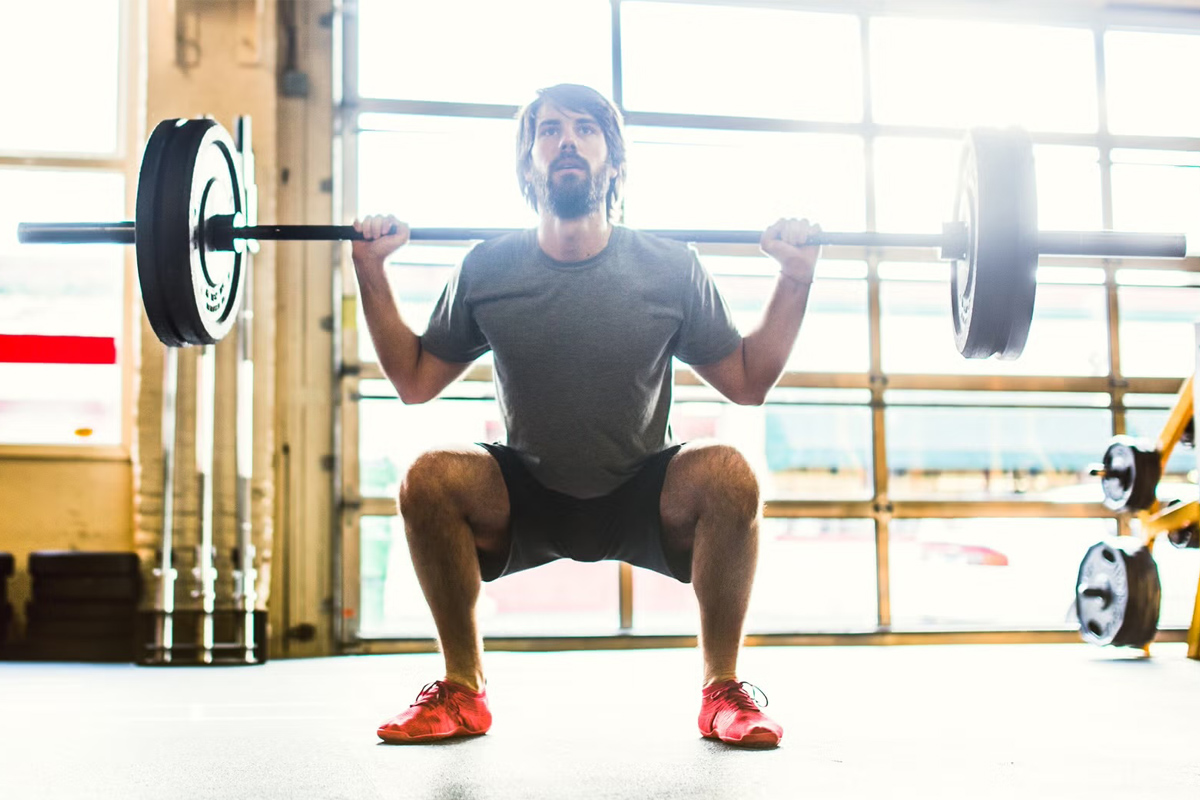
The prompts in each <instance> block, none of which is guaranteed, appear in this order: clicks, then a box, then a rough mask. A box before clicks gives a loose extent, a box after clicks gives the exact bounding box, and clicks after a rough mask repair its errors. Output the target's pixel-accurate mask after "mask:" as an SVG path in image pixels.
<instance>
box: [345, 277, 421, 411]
mask: <svg viewBox="0 0 1200 800" xmlns="http://www.w3.org/2000/svg"><path fill="white" fill-rule="evenodd" d="M356 271H357V273H358V287H359V296H360V298H361V299H362V305H363V316H364V317H366V320H367V330H368V331H369V332H370V334H371V342H372V343H373V344H374V345H375V353H376V355H377V356H378V357H379V366H380V368H381V369H382V370H383V374H384V375H386V376H387V377H388V380H390V381H391V382H392V385H393V386H395V387H396V392H397V394H399V395H400V396H401V397H404V396H405V394H406V393H407V389H409V388H410V387H411V384H412V383H413V380H414V377H415V375H416V372H417V363H418V362H419V361H420V358H421V339H420V337H419V336H417V335H416V334H415V333H413V331H412V328H410V327H408V325H406V324H405V322H404V320H403V319H401V317H400V309H399V308H397V306H396V299H395V298H394V297H393V296H392V290H391V287H390V286H389V285H388V280H387V274H386V273H385V272H384V270H383V268H382V266H379V267H374V266H368V267H363V268H358V267H357V266H356Z"/></svg>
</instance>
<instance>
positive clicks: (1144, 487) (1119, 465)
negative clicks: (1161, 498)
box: [1100, 436, 1162, 511]
mask: <svg viewBox="0 0 1200 800" xmlns="http://www.w3.org/2000/svg"><path fill="white" fill-rule="evenodd" d="M1161 478H1162V457H1161V456H1160V455H1159V453H1158V451H1156V450H1153V449H1152V447H1151V445H1149V444H1148V443H1144V442H1141V441H1139V440H1137V439H1133V438H1130V437H1128V436H1117V437H1114V438H1113V441H1112V443H1111V444H1110V445H1109V446H1108V449H1107V450H1105V451H1104V477H1103V478H1101V480H1100V486H1101V488H1102V489H1103V490H1104V505H1106V506H1108V507H1109V508H1111V509H1112V510H1113V511H1142V510H1144V509H1147V508H1150V506H1152V505H1154V501H1155V500H1156V499H1157V493H1158V482H1159V480H1160V479H1161Z"/></svg>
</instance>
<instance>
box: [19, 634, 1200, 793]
mask: <svg viewBox="0 0 1200 800" xmlns="http://www.w3.org/2000/svg"><path fill="white" fill-rule="evenodd" d="M1185 648H1186V645H1183V644H1173V643H1166V644H1156V645H1154V647H1153V651H1152V655H1153V657H1152V658H1150V659H1145V658H1142V657H1141V656H1140V651H1122V650H1113V649H1099V648H1094V647H1091V646H1089V645H1084V644H1078V645H941V646H933V645H929V646H894V647H865V646H860V647H793V648H774V647H772V648H767V647H757V648H748V649H747V650H745V651H744V654H743V657H742V667H743V673H742V677H743V678H744V679H746V680H749V681H752V682H754V683H756V684H757V685H759V686H760V687H761V688H762V689H763V690H764V691H765V692H766V693H767V695H768V696H769V699H770V707H769V712H771V713H773V714H774V716H775V717H776V719H778V720H779V721H780V722H781V723H782V724H783V725H784V729H785V735H784V739H783V742H782V744H781V746H780V747H779V748H777V749H775V750H770V751H743V750H737V749H733V748H729V747H726V746H724V745H721V744H719V743H716V742H712V741H708V740H704V739H701V738H700V736H699V734H698V732H697V729H696V721H695V718H696V714H697V711H698V710H699V687H698V670H699V656H698V653H697V652H696V651H694V650H633V651H599V652H555V653H512V652H496V653H489V654H488V655H487V659H488V660H487V662H486V663H487V666H488V669H489V693H490V695H491V700H492V709H493V712H494V714H495V724H494V726H493V728H492V731H491V733H489V734H488V735H486V736H483V737H478V738H474V739H467V740H457V741H451V742H445V743H441V744H435V745H424V746H394V745H385V744H382V743H380V742H379V740H378V739H377V738H376V736H375V728H376V726H377V725H378V724H379V723H380V722H382V721H384V720H385V719H386V718H387V717H389V716H391V715H392V714H394V713H396V712H398V711H399V710H401V709H402V708H404V707H406V706H407V704H408V703H409V702H411V700H412V699H413V698H414V697H415V695H416V693H417V691H418V690H419V689H420V688H421V686H422V685H423V684H424V683H425V682H427V681H428V680H430V679H432V678H436V677H439V676H440V672H439V666H440V663H441V661H440V656H437V655H396V656H357V657H341V658H325V659H314V660H291V661H273V662H270V663H268V664H266V665H263V666H258V667H244V668H243V667H217V668H197V667H173V668H172V667H166V668H150V667H136V666H132V665H100V664H48V663H4V664H0V796H3V797H4V798H9V799H11V800H24V799H25V798H32V799H34V800H48V799H49V798H68V797H69V798H75V799H76V800H78V799H81V798H98V797H104V798H110V797H111V798H122V800H127V799H130V798H155V800H159V799H160V798H168V797H169V798H223V799H224V798H343V797H344V798H356V800H362V799H363V798H389V799H394V798H456V799H462V800H466V799H468V798H470V799H471V800H475V799H482V798H505V799H508V798H511V800H531V799H532V798H555V799H556V800H557V799H559V798H680V799H681V800H682V799H683V798H714V799H717V798H719V799H720V800H741V799H742V798H791V797H839V798H843V797H845V798H859V797H862V798H872V799H873V800H876V799H877V798H883V797H916V796H919V797H921V798H934V797H937V798H942V797H945V798H956V800H960V799H961V798H972V800H974V799H976V798H993V797H995V798H1013V797H1025V798H1030V800H1033V798H1088V799H1089V800H1094V798H1096V797H1136V798H1143V797H1145V798H1150V797H1152V798H1155V799H1156V800H1170V799H1171V798H1181V799H1182V798H1188V800H1195V798H1196V797H1198V796H1200V755H1198V751H1197V748H1196V745H1195V743H1196V738H1197V724H1200V663H1198V662H1196V661H1192V660H1189V659H1187V658H1186V649H1185Z"/></svg>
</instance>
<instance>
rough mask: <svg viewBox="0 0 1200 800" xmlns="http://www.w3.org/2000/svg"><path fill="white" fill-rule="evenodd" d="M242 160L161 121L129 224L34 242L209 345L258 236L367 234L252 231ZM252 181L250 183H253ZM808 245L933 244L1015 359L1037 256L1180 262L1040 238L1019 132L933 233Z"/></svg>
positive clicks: (228, 315) (977, 316)
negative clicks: (132, 291)
mask: <svg viewBox="0 0 1200 800" xmlns="http://www.w3.org/2000/svg"><path fill="white" fill-rule="evenodd" d="M246 155H247V154H244V153H242V152H241V151H240V149H239V148H238V147H237V146H235V144H234V142H233V139H232V137H230V135H229V133H228V132H227V131H226V130H225V129H224V128H223V127H221V125H220V124H218V123H217V122H215V121H214V120H212V119H207V118H206V119H169V120H164V121H163V122H160V123H159V124H158V125H157V126H156V127H155V129H154V131H153V132H152V133H151V134H150V138H149V139H148V140H147V142H146V149H145V152H144V154H143V157H142V164H141V169H140V172H139V176H138V189H137V204H136V214H135V217H136V218H135V220H133V221H131V222H110V223H92V222H68V223H30V222H23V223H21V224H20V225H19V226H18V229H17V238H18V240H19V241H21V242H23V243H29V244H85V243H88V244H94V243H110V244H132V245H134V246H135V247H136V249H137V265H138V277H139V281H140V283H141V289H142V301H143V304H144V306H145V309H146V315H147V317H148V318H149V320H150V325H151V327H152V328H153V329H154V332H155V334H156V335H157V336H158V338H159V339H160V340H161V341H162V342H163V343H164V344H166V345H168V346H171V347H181V346H185V345H203V344H212V343H214V342H216V341H219V340H220V339H221V338H222V337H223V336H224V335H225V334H226V333H227V332H228V331H229V329H230V328H231V327H232V325H233V323H234V322H235V320H236V317H237V311H238V309H239V308H240V305H241V302H242V296H243V290H242V286H243V282H244V279H245V270H244V268H243V256H244V253H245V249H246V247H247V243H254V242H257V241H260V240H264V241H265V240H288V241H326V240H328V241H338V240H354V239H361V238H362V236H361V234H360V233H358V232H357V231H355V230H354V228H353V226H349V225H259V224H256V223H255V220H256V207H255V206H256V198H255V197H254V196H253V192H248V191H247V190H246V183H245V181H244V180H243V177H242V169H243V159H244V158H245V156H246ZM252 177H253V176H252V175H251V178H252ZM509 232H510V231H509V230H506V229H497V228H414V229H412V231H411V233H410V238H411V239H414V240H429V241H435V240H436V241H474V240H480V239H489V238H492V237H495V236H499V235H502V234H505V233H509ZM648 233H652V234H656V235H658V236H663V237H667V238H671V239H679V240H683V241H687V242H693V243H699V244H703V243H728V244H743V243H744V244H757V243H758V241H759V238H760V236H761V234H760V232H758V231H722V230H653V231H648ZM810 241H811V242H812V243H813V244H822V245H825V244H828V245H858V246H864V247H936V248H938V249H939V250H940V258H941V259H943V260H949V261H952V262H954V265H953V268H952V270H951V273H950V276H951V277H950V290H951V311H952V315H953V321H954V338H955V344H956V345H957V347H958V350H959V352H961V353H962V354H963V355H964V356H965V357H967V358H988V357H990V356H993V355H996V356H999V357H1001V358H1016V357H1017V356H1019V355H1020V354H1021V352H1022V351H1023V349H1024V347H1025V341H1026V339H1027V338H1028V335H1029V327H1030V325H1031V324H1032V321H1033V306H1034V297H1035V293H1036V289H1037V280H1036V272H1037V261H1038V257H1039V256H1040V255H1042V254H1059V255H1091V256H1113V257H1121V256H1129V257H1148V258H1181V257H1183V256H1184V255H1185V253H1186V250H1187V242H1186V240H1185V238H1184V236H1182V235H1180V234H1149V233H1125V232H1117V231H1039V230H1038V227H1037V191H1036V182H1035V174H1034V161H1033V144H1032V142H1031V140H1030V138H1029V136H1028V135H1027V134H1026V133H1024V132H1023V131H1020V130H1018V129H1015V128H1013V129H1005V130H995V129H973V130H971V131H969V132H968V134H967V136H966V139H965V142H964V145H963V151H962V158H961V160H960V166H959V182H958V189H957V191H956V193H955V197H954V215H953V219H952V220H951V221H950V222H947V223H945V224H944V225H943V226H942V231H941V232H940V233H930V234H919V233H877V232H865V231H864V232H855V233H838V232H832V231H826V232H822V233H820V234H819V235H818V236H817V237H815V239H813V240H810Z"/></svg>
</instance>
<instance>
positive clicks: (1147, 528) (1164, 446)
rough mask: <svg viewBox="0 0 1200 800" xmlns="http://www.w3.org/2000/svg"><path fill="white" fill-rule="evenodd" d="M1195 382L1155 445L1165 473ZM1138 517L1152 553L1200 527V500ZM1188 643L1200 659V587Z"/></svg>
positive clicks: (1184, 390)
mask: <svg viewBox="0 0 1200 800" xmlns="http://www.w3.org/2000/svg"><path fill="white" fill-rule="evenodd" d="M1194 382H1195V376H1194V375H1193V376H1192V377H1190V378H1188V379H1187V380H1186V381H1184V384H1183V386H1181V387H1180V389H1179V394H1178V395H1177V396H1176V398H1175V406H1174V407H1173V408H1172V409H1171V414H1170V416H1169V417H1167V422H1166V424H1164V425H1163V429H1162V433H1160V434H1159V435H1158V441H1157V442H1156V443H1155V450H1156V451H1157V452H1158V453H1159V458H1160V462H1161V464H1162V472H1163V473H1164V474H1165V473H1166V471H1167V460H1168V459H1170V457H1171V451H1172V450H1174V449H1175V445H1176V444H1178V443H1179V440H1180V439H1181V438H1183V432H1184V430H1185V429H1186V428H1187V426H1188V423H1189V422H1191V421H1192V411H1193V409H1194V405H1195V400H1194V395H1193V390H1194V387H1193V384H1194ZM1137 518H1138V521H1139V522H1141V526H1140V528H1141V538H1142V541H1143V542H1144V543H1145V545H1146V549H1148V550H1150V551H1151V552H1153V550H1154V542H1155V540H1156V539H1157V538H1158V536H1159V534H1162V533H1170V532H1171V531H1176V530H1179V529H1180V528H1185V527H1187V526H1188V525H1196V524H1200V500H1193V501H1191V502H1190V503H1176V504H1174V505H1166V506H1164V505H1163V504H1162V503H1160V502H1158V501H1157V500H1156V501H1155V502H1154V505H1152V506H1151V507H1150V508H1148V509H1146V510H1144V511H1139V512H1138V513H1137ZM1187 643H1188V651H1187V654H1188V658H1194V659H1197V660H1200V585H1197V587H1196V605H1195V609H1194V610H1193V611H1192V624H1191V627H1189V628H1188V635H1187ZM1147 648H1149V645H1147Z"/></svg>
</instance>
